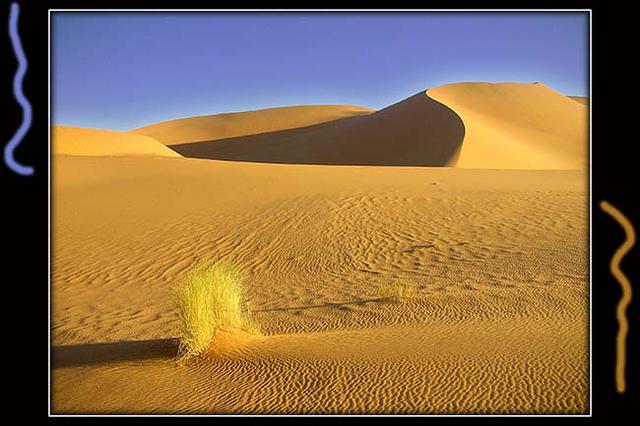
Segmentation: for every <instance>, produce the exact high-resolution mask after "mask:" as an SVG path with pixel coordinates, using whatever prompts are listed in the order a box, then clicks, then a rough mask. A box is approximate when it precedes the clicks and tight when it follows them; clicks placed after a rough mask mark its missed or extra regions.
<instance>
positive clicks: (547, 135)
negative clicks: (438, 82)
mask: <svg viewBox="0 0 640 426" xmlns="http://www.w3.org/2000/svg"><path fill="white" fill-rule="evenodd" d="M427 95H428V96H430V97H432V98H434V99H436V100H438V101H440V102H442V103H444V104H445V105H447V106H449V107H450V108H452V109H453V110H454V111H455V112H456V113H457V114H458V115H459V116H460V117H461V118H462V121H463V122H464V126H465V132H466V134H465V138H464V142H463V144H462V152H461V153H460V159H459V161H458V166H460V167H472V168H508V169H520V168H522V169H583V168H585V165H586V162H587V156H586V155H587V147H588V138H587V131H588V123H587V118H588V111H587V107H586V106H585V105H581V104H580V103H578V102H575V101H574V100H572V99H569V97H567V96H564V95H562V94H560V93H558V92H556V91H554V90H552V89H550V88H548V87H546V86H544V85H542V84H539V83H534V84H521V83H500V84H490V83H457V84H449V85H446V86H441V87H437V88H434V89H429V90H428V91H427Z"/></svg>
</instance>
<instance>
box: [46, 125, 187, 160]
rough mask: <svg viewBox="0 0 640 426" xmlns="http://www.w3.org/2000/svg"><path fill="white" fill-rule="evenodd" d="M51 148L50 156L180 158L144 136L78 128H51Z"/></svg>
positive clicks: (170, 150)
mask: <svg viewBox="0 0 640 426" xmlns="http://www.w3.org/2000/svg"><path fill="white" fill-rule="evenodd" d="M51 145H52V151H53V153H54V154H64V155H82V156H121V155H135V156H137V155H159V156H163V157H180V154H178V153H176V152H175V151H173V150H172V149H170V148H167V147H166V146H165V145H163V144H161V143H160V142H158V141H157V140H155V139H153V138H150V137H147V136H142V135H136V134H132V133H127V132H114V131H111V130H98V129H85V128H80V127H69V126H54V127H53V128H52V132H51Z"/></svg>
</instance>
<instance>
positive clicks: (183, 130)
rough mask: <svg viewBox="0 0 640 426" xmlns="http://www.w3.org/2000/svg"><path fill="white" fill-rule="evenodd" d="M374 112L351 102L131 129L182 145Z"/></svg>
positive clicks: (183, 120)
mask: <svg viewBox="0 0 640 426" xmlns="http://www.w3.org/2000/svg"><path fill="white" fill-rule="evenodd" d="M372 111H373V110H371V109H369V108H363V107H358V106H352V105H308V106H292V107H281V108H267V109H261V110H256V111H245V112H232V113H227V114H215V115H204V116H199V117H189V118H181V119H177V120H170V121H163V122H160V123H155V124H151V125H148V126H145V127H141V128H139V129H135V130H132V132H133V133H137V134H141V135H145V136H150V137H152V138H154V139H157V140H159V141H160V142H162V143H164V144H166V145H179V144H184V143H189V142H199V141H205V140H217V139H226V138H231V137H237V136H246V135H253V134H259V133H266V132H275V131H279V130H286V129H291V128H295V127H304V126H310V125H312V124H318V123H323V122H326V121H332V120H337V119H339V118H344V117H351V116H357V115H363V114H369V113H370V112H372Z"/></svg>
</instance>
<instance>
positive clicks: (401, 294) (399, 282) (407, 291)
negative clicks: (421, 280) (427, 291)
mask: <svg viewBox="0 0 640 426" xmlns="http://www.w3.org/2000/svg"><path fill="white" fill-rule="evenodd" d="M414 293H415V286H414V285H413V283H412V282H411V281H410V280H408V279H406V278H398V279H389V280H385V281H383V282H381V283H380V284H378V297H380V298H381V299H385V300H393V301H399V300H401V299H406V298H408V297H411V296H413V294H414Z"/></svg>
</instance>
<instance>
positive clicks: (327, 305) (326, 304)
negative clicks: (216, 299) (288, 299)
mask: <svg viewBox="0 0 640 426" xmlns="http://www.w3.org/2000/svg"><path fill="white" fill-rule="evenodd" d="M388 300H389V298H386V297H379V298H376V299H362V300H355V301H353V302H324V303H320V304H317V305H305V306H291V307H284V308H270V309H260V310H256V311H254V312H278V311H301V310H304V309H316V308H334V309H338V310H341V309H342V308H345V307H349V306H352V305H357V306H360V305H364V304H366V303H375V302H386V301H388Z"/></svg>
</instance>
